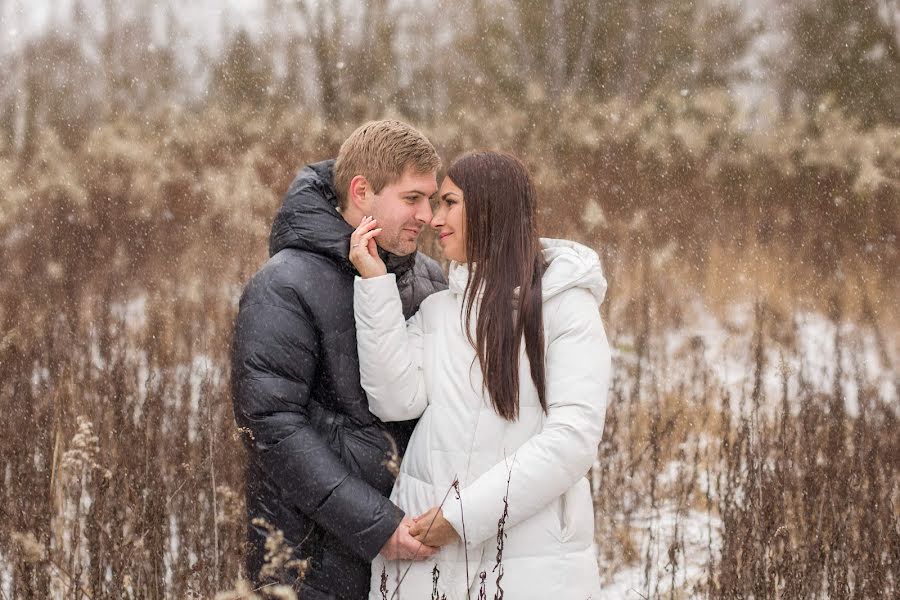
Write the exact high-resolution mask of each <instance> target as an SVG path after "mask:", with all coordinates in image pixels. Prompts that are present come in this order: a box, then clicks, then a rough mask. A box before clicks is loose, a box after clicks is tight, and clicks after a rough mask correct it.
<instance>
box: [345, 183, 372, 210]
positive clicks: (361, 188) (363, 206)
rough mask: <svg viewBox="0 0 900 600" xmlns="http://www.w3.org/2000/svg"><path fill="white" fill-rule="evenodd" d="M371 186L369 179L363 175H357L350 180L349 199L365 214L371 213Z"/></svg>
mask: <svg viewBox="0 0 900 600" xmlns="http://www.w3.org/2000/svg"><path fill="white" fill-rule="evenodd" d="M370 187H371V186H369V181H368V180H367V179H366V178H365V177H363V176H362V175H357V176H355V177H354V178H353V179H351V180H350V190H349V192H350V193H349V194H347V201H348V202H349V203H350V204H351V205H352V206H354V207H355V208H356V209H357V210H359V212H360V213H361V214H364V215H368V214H371V208H372V207H371V206H370V205H371V202H370V200H369V197H368V196H369V194H368V191H369V189H370Z"/></svg>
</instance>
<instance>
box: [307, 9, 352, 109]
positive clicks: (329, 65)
mask: <svg viewBox="0 0 900 600" xmlns="http://www.w3.org/2000/svg"><path fill="white" fill-rule="evenodd" d="M294 6H295V7H296V9H297V12H298V13H299V14H300V16H301V18H302V19H303V23H304V27H305V28H306V31H307V38H308V39H309V43H310V46H311V47H312V54H313V59H314V61H315V64H316V75H315V78H316V79H315V81H316V82H317V83H318V88H319V99H320V102H321V105H322V113H323V115H324V116H325V121H326V122H327V123H337V122H338V121H339V120H340V118H341V117H342V116H343V114H344V97H343V96H342V95H341V93H340V92H341V86H340V76H341V73H340V71H341V69H342V68H343V67H344V66H345V63H344V61H343V60H342V58H341V48H342V46H343V43H344V40H343V32H344V25H345V23H344V21H345V18H344V15H343V14H342V10H341V3H340V2H315V1H313V2H307V0H297V2H295V4H294Z"/></svg>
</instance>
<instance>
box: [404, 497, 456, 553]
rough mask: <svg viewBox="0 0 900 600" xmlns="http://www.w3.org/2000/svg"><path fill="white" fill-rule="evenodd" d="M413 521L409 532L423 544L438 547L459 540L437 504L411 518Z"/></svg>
mask: <svg viewBox="0 0 900 600" xmlns="http://www.w3.org/2000/svg"><path fill="white" fill-rule="evenodd" d="M413 522H414V523H413V526H412V527H410V528H409V534H410V535H411V536H413V537H414V538H415V539H417V540H418V541H420V542H422V543H423V544H428V545H429V546H431V547H434V548H440V547H441V546H446V545H447V544H452V543H454V542H457V541H459V534H458V533H457V532H456V530H455V529H454V528H453V525H451V524H450V521H448V520H447V519H445V518H444V511H443V510H442V509H441V508H440V507H439V506H435V507H434V508H432V509H431V510H429V511H428V512H426V513H424V514H422V515H419V516H418V517H415V518H413Z"/></svg>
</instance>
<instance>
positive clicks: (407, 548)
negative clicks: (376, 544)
mask: <svg viewBox="0 0 900 600" xmlns="http://www.w3.org/2000/svg"><path fill="white" fill-rule="evenodd" d="M412 524H413V522H412V521H410V520H409V519H406V518H404V519H403V521H401V522H400V525H399V526H398V527H397V530H396V531H395V532H394V533H393V535H391V537H390V538H388V541H387V542H386V543H385V544H384V546H383V547H382V548H381V555H382V556H383V557H385V558H386V559H388V560H424V559H426V558H431V557H432V556H434V555H435V554H436V553H437V548H432V547H431V546H426V545H425V544H422V543H421V542H419V541H418V540H416V539H414V538H413V537H412V536H411V535H410V534H409V528H410V525H412Z"/></svg>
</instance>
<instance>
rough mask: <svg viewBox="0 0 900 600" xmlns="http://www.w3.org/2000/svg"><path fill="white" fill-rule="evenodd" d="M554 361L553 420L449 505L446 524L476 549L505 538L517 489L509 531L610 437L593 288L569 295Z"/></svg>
mask: <svg viewBox="0 0 900 600" xmlns="http://www.w3.org/2000/svg"><path fill="white" fill-rule="evenodd" d="M557 309H558V310H556V312H555V314H554V316H553V317H551V319H552V320H549V321H548V322H546V323H545V327H546V328H547V333H548V335H550V336H553V337H552V338H551V341H550V343H549V345H548V348H547V354H546V379H547V404H548V414H547V418H546V420H545V422H544V425H543V428H542V430H541V431H540V433H538V434H537V435H535V436H534V437H532V438H531V439H529V440H528V441H527V442H525V443H524V444H522V446H520V447H519V448H518V450H516V452H515V453H513V454H512V456H510V457H508V458H507V460H505V461H502V462H500V463H498V464H496V465H494V466H493V467H491V468H490V469H489V470H488V471H487V472H485V473H484V474H483V475H481V476H480V477H479V478H478V479H476V480H475V481H473V482H471V483H470V484H469V485H468V486H466V487H465V488H463V489H462V490H461V494H460V496H461V504H462V506H460V502H447V503H446V504H445V505H444V508H443V510H444V517H445V518H446V519H447V520H448V521H449V522H450V524H451V525H453V527H454V529H456V531H457V532H459V533H460V534H461V533H462V531H463V522H462V521H463V515H464V516H465V533H466V542H467V543H468V544H469V545H470V546H476V545H478V544H480V543H482V542H484V541H486V540H488V539H489V538H491V537H493V536H495V535H496V533H497V520H498V519H499V518H500V515H501V513H502V510H503V498H504V496H506V495H507V484H508V485H509V492H508V493H509V495H508V501H509V513H508V517H507V521H506V525H507V527H512V526H515V525H516V524H517V523H519V522H521V521H523V520H525V519H527V518H528V517H530V516H532V515H534V514H536V513H537V512H538V511H539V510H541V509H542V508H543V507H544V506H546V505H547V504H548V503H550V502H551V501H552V500H554V499H555V498H557V497H558V496H560V495H562V494H563V493H565V492H566V491H567V490H568V489H569V488H571V487H572V486H573V485H575V483H576V482H577V481H578V480H579V479H581V478H582V477H584V475H585V474H586V473H587V472H588V470H589V469H590V467H591V465H592V464H593V462H594V458H595V456H596V452H597V446H598V445H599V443H600V439H601V437H602V435H603V424H604V420H605V415H606V396H607V390H608V387H609V377H610V369H611V358H610V351H609V344H608V342H607V339H606V333H605V332H604V330H603V324H602V322H601V320H600V312H599V310H598V308H597V302H596V300H595V298H594V297H593V295H592V294H591V293H590V292H589V291H587V290H585V289H573V290H569V291H567V292H564V294H563V295H561V296H560V298H559V305H558V307H557Z"/></svg>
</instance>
